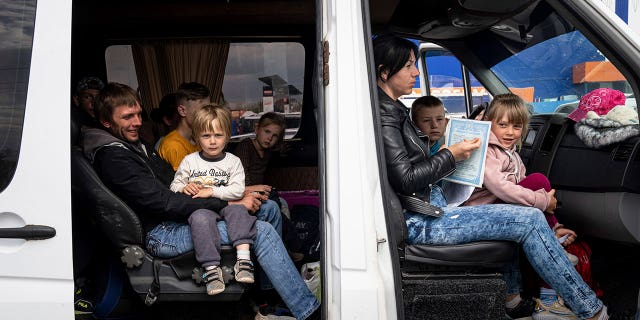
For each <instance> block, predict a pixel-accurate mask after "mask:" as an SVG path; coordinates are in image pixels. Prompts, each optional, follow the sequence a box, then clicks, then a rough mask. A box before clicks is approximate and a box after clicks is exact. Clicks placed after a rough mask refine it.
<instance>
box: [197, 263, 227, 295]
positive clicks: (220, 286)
mask: <svg viewBox="0 0 640 320" xmlns="http://www.w3.org/2000/svg"><path fill="white" fill-rule="evenodd" d="M202 280H204V283H205V284H206V286H207V294H208V295H210V296H213V295H216V294H218V293H220V292H222V291H224V278H222V269H220V267H219V266H215V268H213V269H209V270H204V273H203V274H202Z"/></svg>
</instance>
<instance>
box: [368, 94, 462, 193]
mask: <svg viewBox="0 0 640 320" xmlns="http://www.w3.org/2000/svg"><path fill="white" fill-rule="evenodd" d="M378 97H379V99H380V119H381V122H382V140H383V142H384V151H385V157H386V162H387V175H388V176H389V182H390V183H391V186H392V187H393V189H394V190H395V191H396V192H397V193H400V194H403V195H407V196H416V197H418V198H420V199H422V200H424V201H427V202H428V201H429V192H430V190H431V187H430V186H431V184H433V183H436V182H438V181H439V180H440V179H442V178H444V177H446V176H448V175H449V174H451V173H452V172H453V171H454V170H455V169H456V163H455V160H454V158H453V154H452V153H451V151H449V149H443V150H441V151H439V152H438V153H437V154H435V155H434V156H432V157H429V146H428V143H425V142H424V141H422V140H421V139H420V136H421V135H422V133H421V132H420V130H419V129H418V127H417V126H416V125H415V124H414V123H413V122H412V121H411V117H410V116H409V109H408V108H407V107H405V106H404V105H403V104H402V103H401V102H400V101H397V100H393V99H391V98H390V97H389V96H388V95H387V94H386V93H385V92H384V91H382V90H381V89H380V88H378Z"/></svg>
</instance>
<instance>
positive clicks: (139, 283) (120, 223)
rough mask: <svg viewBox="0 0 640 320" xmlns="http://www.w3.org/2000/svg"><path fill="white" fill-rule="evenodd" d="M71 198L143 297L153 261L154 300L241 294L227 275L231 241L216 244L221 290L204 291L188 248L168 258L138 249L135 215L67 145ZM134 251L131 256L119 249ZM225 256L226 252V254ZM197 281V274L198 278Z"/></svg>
mask: <svg viewBox="0 0 640 320" xmlns="http://www.w3.org/2000/svg"><path fill="white" fill-rule="evenodd" d="M71 185H72V202H73V203H74V206H73V208H74V211H75V212H74V213H73V214H74V215H75V214H89V215H90V217H89V218H90V220H92V221H93V222H94V223H95V224H96V226H97V228H98V230H100V231H101V233H102V236H104V237H106V238H107V240H108V241H109V243H110V244H111V246H112V247H114V250H115V251H117V252H121V253H123V255H122V257H121V259H122V261H123V263H126V264H127V275H128V277H129V281H130V283H131V285H132V287H133V289H134V291H135V292H136V293H138V294H139V295H140V296H141V297H143V298H144V297H145V296H146V295H147V292H148V291H149V288H150V286H151V283H152V282H153V279H154V261H155V262H156V263H155V264H156V265H157V268H158V270H157V276H158V278H159V283H160V292H159V295H158V299H159V300H166V301H176V300H178V301H184V300H188V301H192V300H215V301H237V300H240V299H241V298H242V295H243V293H244V291H245V285H244V284H241V283H237V282H235V281H231V282H229V281H228V280H230V279H232V278H233V276H232V271H233V263H234V262H235V253H234V252H233V250H232V247H231V246H222V251H221V254H222V257H223V259H222V261H223V263H222V265H221V267H222V270H223V276H224V279H225V283H226V282H229V283H228V284H227V285H226V288H225V291H224V292H222V293H220V294H218V295H215V296H209V295H207V294H206V292H205V287H204V285H202V284H199V283H196V282H195V280H196V279H192V277H195V278H197V275H198V274H199V272H201V267H200V265H199V264H198V262H197V261H196V259H195V253H194V252H193V251H191V252H187V253H185V254H183V255H180V256H178V257H174V258H171V259H159V258H154V257H153V256H151V255H150V254H149V253H147V252H146V251H145V250H144V249H143V248H144V231H143V229H142V225H141V224H140V220H139V219H138V216H137V215H136V214H135V212H133V210H131V208H129V206H127V204H126V203H124V202H123V201H122V200H120V199H119V198H118V197H117V196H116V195H115V194H114V193H113V192H111V191H110V190H109V189H108V188H107V187H106V186H105V185H104V184H103V183H102V181H101V180H100V178H99V177H98V175H97V174H96V172H95V171H94V169H93V166H91V164H90V163H89V161H88V160H87V159H86V158H85V156H84V154H83V153H82V149H81V148H80V147H77V146H73V147H72V148H71ZM132 251H135V252H138V253H139V254H136V255H131V254H124V252H129V253H130V252H132ZM229 255H230V256H229ZM198 280H199V279H198Z"/></svg>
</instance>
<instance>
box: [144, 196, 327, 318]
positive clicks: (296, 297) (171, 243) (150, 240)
mask: <svg viewBox="0 0 640 320" xmlns="http://www.w3.org/2000/svg"><path fill="white" fill-rule="evenodd" d="M256 216H257V217H258V220H259V221H256V231H257V234H256V239H255V241H254V245H253V249H254V251H255V255H256V257H257V259H258V263H259V264H260V266H261V267H262V270H263V271H264V273H266V276H267V277H268V280H271V283H273V287H275V289H276V291H277V292H278V294H279V295H280V297H281V298H282V300H283V301H284V302H285V303H286V304H287V307H288V308H289V310H291V312H292V313H293V315H294V316H295V317H296V318H297V319H305V318H307V317H308V316H309V315H310V314H311V313H313V311H315V310H316V309H317V308H318V307H319V306H320V302H318V300H317V299H316V298H315V296H314V295H313V294H312V293H311V291H309V289H308V288H307V285H306V284H305V283H304V281H303V280H302V277H301V276H300V274H299V273H298V270H297V269H296V267H295V266H294V264H293V262H292V261H291V259H290V258H289V253H288V252H287V249H286V248H285V247H284V244H283V243H282V239H281V237H280V234H279V232H278V231H276V230H278V229H279V230H282V229H281V225H282V217H281V216H280V210H279V209H278V205H277V204H276V203H275V202H274V201H271V200H269V201H267V202H265V203H264V204H263V205H262V206H261V207H260V211H258V212H257V213H256ZM265 221H266V222H265ZM276 225H277V227H276ZM218 231H219V232H220V239H221V241H222V243H223V244H230V240H229V235H228V234H227V225H226V224H225V223H224V221H220V222H218ZM280 232H281V231H280ZM147 250H149V253H150V254H151V255H154V256H156V257H160V258H169V257H175V256H177V255H180V254H182V253H185V252H188V251H191V250H193V242H192V241H191V231H190V228H189V225H188V224H187V223H178V222H163V223H161V224H159V225H158V226H156V227H155V228H153V229H152V230H151V231H149V232H148V233H147ZM267 277H265V278H267Z"/></svg>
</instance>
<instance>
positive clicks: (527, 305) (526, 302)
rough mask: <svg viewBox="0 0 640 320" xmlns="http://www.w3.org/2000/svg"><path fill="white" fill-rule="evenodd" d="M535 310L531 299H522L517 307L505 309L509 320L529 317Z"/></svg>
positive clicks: (534, 304)
mask: <svg viewBox="0 0 640 320" xmlns="http://www.w3.org/2000/svg"><path fill="white" fill-rule="evenodd" d="M535 308H536V303H535V301H533V300H531V299H522V300H521V301H520V303H518V305H517V306H515V307H513V308H507V315H508V316H509V317H511V319H520V318H524V317H530V316H531V314H532V313H533V311H534V310H535Z"/></svg>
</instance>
